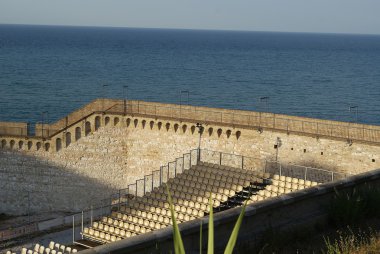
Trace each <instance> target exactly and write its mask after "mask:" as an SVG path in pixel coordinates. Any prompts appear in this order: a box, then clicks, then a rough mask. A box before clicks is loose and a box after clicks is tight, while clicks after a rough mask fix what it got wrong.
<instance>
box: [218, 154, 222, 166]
mask: <svg viewBox="0 0 380 254" xmlns="http://www.w3.org/2000/svg"><path fill="white" fill-rule="evenodd" d="M219 165H222V152H219Z"/></svg>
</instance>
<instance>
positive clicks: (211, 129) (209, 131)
mask: <svg viewBox="0 0 380 254" xmlns="http://www.w3.org/2000/svg"><path fill="white" fill-rule="evenodd" d="M213 132H214V129H213V128H212V127H210V128H208V135H209V136H211V135H212V133H213Z"/></svg>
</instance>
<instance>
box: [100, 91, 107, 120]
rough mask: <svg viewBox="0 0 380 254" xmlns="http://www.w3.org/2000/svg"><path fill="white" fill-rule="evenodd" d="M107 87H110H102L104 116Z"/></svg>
mask: <svg viewBox="0 0 380 254" xmlns="http://www.w3.org/2000/svg"><path fill="white" fill-rule="evenodd" d="M106 87H108V85H106V84H104V85H103V86H102V94H101V95H102V98H103V101H102V111H103V114H104V111H105V110H104V108H105V106H104V104H105V96H104V95H105V93H106Z"/></svg>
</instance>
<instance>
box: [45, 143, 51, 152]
mask: <svg viewBox="0 0 380 254" xmlns="http://www.w3.org/2000/svg"><path fill="white" fill-rule="evenodd" d="M49 150H50V143H45V151H46V152H49Z"/></svg>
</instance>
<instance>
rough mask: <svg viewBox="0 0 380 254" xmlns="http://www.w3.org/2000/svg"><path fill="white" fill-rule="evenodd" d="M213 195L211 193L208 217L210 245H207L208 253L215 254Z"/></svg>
mask: <svg viewBox="0 0 380 254" xmlns="http://www.w3.org/2000/svg"><path fill="white" fill-rule="evenodd" d="M212 203H213V202H212V195H211V194H210V202H209V206H210V214H209V217H208V245H207V254H214V214H213V209H212V208H213V206H212Z"/></svg>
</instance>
